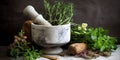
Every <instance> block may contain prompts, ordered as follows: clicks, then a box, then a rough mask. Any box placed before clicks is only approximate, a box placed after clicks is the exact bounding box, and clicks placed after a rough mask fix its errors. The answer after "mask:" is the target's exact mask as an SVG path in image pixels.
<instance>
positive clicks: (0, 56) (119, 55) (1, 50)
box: [0, 45, 120, 60]
mask: <svg viewBox="0 0 120 60" xmlns="http://www.w3.org/2000/svg"><path fill="white" fill-rule="evenodd" d="M6 51H7V46H0V60H23V57H20V58H18V59H15V58H12V57H8V56H7V55H6V53H7V52H6ZM50 56H56V57H57V58H58V59H59V60H86V59H83V58H80V57H75V56H59V55H50ZM36 60H49V59H47V58H43V57H41V58H37V59H36ZM90 60H120V45H118V48H117V49H116V50H115V51H114V52H112V54H111V56H110V57H103V56H100V57H98V58H96V59H90Z"/></svg>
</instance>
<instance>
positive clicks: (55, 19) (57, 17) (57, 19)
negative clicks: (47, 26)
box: [43, 0, 73, 25]
mask: <svg viewBox="0 0 120 60" xmlns="http://www.w3.org/2000/svg"><path fill="white" fill-rule="evenodd" d="M44 8H45V12H44V14H43V16H44V17H45V18H46V19H47V20H48V21H49V22H50V23H51V24H53V25H62V24H67V23H70V22H71V20H72V17H73V4H72V3H68V4H67V3H64V2H58V1H55V2H54V4H53V5H52V4H50V3H48V2H47V1H46V0H44Z"/></svg>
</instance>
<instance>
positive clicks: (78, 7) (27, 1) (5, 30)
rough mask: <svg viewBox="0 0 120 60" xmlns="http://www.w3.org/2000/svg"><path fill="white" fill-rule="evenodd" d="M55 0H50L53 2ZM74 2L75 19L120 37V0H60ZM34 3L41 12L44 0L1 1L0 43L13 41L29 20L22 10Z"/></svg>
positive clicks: (7, 43) (4, 43)
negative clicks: (102, 28)
mask: <svg viewBox="0 0 120 60" xmlns="http://www.w3.org/2000/svg"><path fill="white" fill-rule="evenodd" d="M53 1H54V0H49V2H50V3H52V2H53ZM59 1H64V2H66V3H67V2H72V3H73V4H74V17H73V18H74V21H75V22H76V23H83V22H86V23H88V24H89V26H93V27H104V28H105V29H108V30H109V34H110V35H111V36H114V37H117V38H118V41H119V37H120V27H119V26H120V7H119V6H120V0H59ZM27 5H33V6H34V7H35V8H36V10H37V11H38V12H39V13H41V12H43V11H44V9H43V0H2V1H1V2H0V45H9V44H10V43H12V42H13V39H14V38H13V36H14V35H16V34H17V33H18V32H19V31H20V29H21V27H22V24H23V23H24V22H25V21H26V20H28V19H29V18H28V17H26V16H25V15H24V14H23V13H22V11H23V9H24V8H25V7H26V6H27Z"/></svg>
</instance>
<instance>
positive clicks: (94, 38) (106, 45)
mask: <svg viewBox="0 0 120 60" xmlns="http://www.w3.org/2000/svg"><path fill="white" fill-rule="evenodd" d="M107 32H108V31H107V30H105V29H103V28H102V27H99V28H93V27H91V28H88V27H87V23H82V25H79V24H76V25H74V26H72V30H71V42H72V43H74V42H84V43H87V46H88V49H91V50H97V51H100V52H105V51H108V52H110V51H112V50H114V49H116V48H117V45H116V41H117V40H116V38H115V37H111V36H109V35H107Z"/></svg>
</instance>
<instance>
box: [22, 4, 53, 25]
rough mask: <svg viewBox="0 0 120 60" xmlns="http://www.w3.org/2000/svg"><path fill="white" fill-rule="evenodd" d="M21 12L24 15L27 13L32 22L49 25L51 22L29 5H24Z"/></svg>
mask: <svg viewBox="0 0 120 60" xmlns="http://www.w3.org/2000/svg"><path fill="white" fill-rule="evenodd" d="M23 13H24V14H25V15H28V16H29V17H30V18H31V19H32V20H33V22H34V23H38V24H43V25H49V26H51V24H50V23H49V22H48V21H47V20H45V19H44V18H43V16H42V15H41V14H39V13H38V12H37V11H36V10H35V9H34V7H33V6H31V5H28V6H27V7H25V9H24V10H23Z"/></svg>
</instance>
